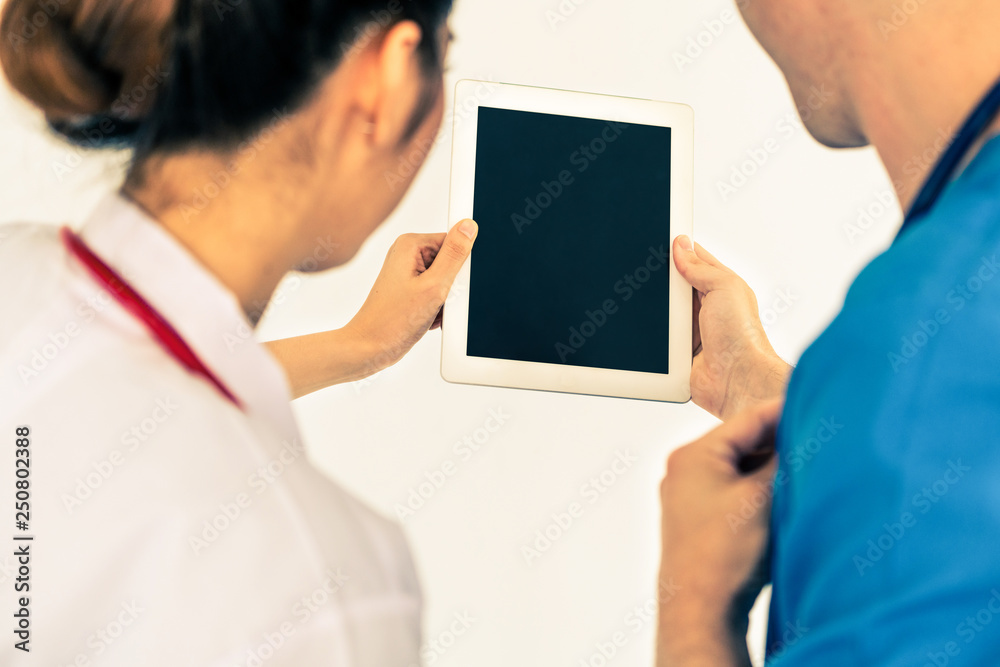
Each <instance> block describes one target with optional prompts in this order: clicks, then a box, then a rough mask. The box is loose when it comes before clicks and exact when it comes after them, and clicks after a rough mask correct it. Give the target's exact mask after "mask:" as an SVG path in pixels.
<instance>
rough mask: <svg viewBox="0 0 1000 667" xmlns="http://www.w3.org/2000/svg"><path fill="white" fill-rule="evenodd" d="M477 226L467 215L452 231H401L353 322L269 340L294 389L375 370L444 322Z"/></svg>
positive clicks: (296, 392)
mask: <svg viewBox="0 0 1000 667" xmlns="http://www.w3.org/2000/svg"><path fill="white" fill-rule="evenodd" d="M478 232H479V228H478V227H477V226H476V223H475V222H473V221H472V220H463V221H462V222H460V223H459V224H457V225H455V227H453V228H452V230H451V231H450V232H449V233H448V234H406V235H404V236H401V237H399V239H397V240H396V242H395V243H394V244H393V245H392V247H391V248H390V249H389V253H388V255H387V256H386V258H385V264H384V265H383V266H382V271H381V273H379V276H378V278H377V279H376V281H375V286H374V287H372V291H371V293H370V294H369V295H368V299H367V300H366V301H365V303H364V305H363V306H362V307H361V310H360V311H359V312H358V314H357V315H356V316H355V317H354V319H352V320H351V321H350V323H348V325H347V326H345V327H344V328H343V329H338V330H336V331H327V332H324V333H318V334H312V335H309V336H300V337H298V338H289V339H286V340H280V341H274V342H271V343H268V347H269V348H270V350H271V352H272V353H273V354H274V355H275V356H276V357H277V359H278V361H279V362H280V363H281V364H282V366H284V368H285V373H286V375H287V376H288V380H289V384H290V385H291V389H292V395H293V397H294V398H298V397H300V396H305V395H306V394H309V393H312V392H314V391H318V390H320V389H323V388H325V387H329V386H331V385H335V384H340V383H342V382H353V381H355V380H360V379H363V378H366V377H368V376H370V375H374V374H375V373H378V372H379V371H381V370H383V369H385V368H388V367H389V366H392V365H393V364H395V363H396V362H397V361H399V360H400V359H402V358H403V356H404V355H405V354H406V353H407V352H409V351H410V350H411V349H412V348H413V346H414V345H416V344H417V342H418V341H419V340H420V339H421V338H423V337H424V334H426V333H427V332H428V331H429V330H430V329H434V328H437V327H439V326H440V325H441V317H442V309H443V307H444V303H445V300H446V299H447V298H448V293H449V292H450V291H451V286H452V283H454V282H455V277H456V276H457V275H458V272H459V271H460V270H461V268H462V266H463V265H464V264H465V261H466V260H467V259H468V258H469V255H470V254H471V253H472V245H473V243H474V242H475V239H476V235H477V234H478Z"/></svg>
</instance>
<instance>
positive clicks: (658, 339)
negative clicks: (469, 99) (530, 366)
mask: <svg viewBox="0 0 1000 667" xmlns="http://www.w3.org/2000/svg"><path fill="white" fill-rule="evenodd" d="M670 149H671V133H670V128H667V127H655V126H650V125H638V124H632V123H618V122H609V121H603V120H592V119H587V118H575V117H567V116H557V115H551V114H542V113H532V112H526V111H514V110H510V109H497V108H491V107H481V108H480V109H479V128H478V139H477V147H476V175H475V199H474V206H473V208H474V212H473V217H474V218H475V219H476V221H477V222H478V223H479V228H480V232H479V237H478V238H477V240H476V245H475V248H474V249H473V255H472V259H473V261H472V272H471V276H470V285H469V328H468V349H467V354H468V355H469V356H472V357H485V358H490V359H508V360H515V361H530V362H539V363H547V364H558V365H568V366H586V367H592V368H607V369H615V370H623V371H639V372H648V373H667V372H668V371H669V368H668V343H669V340H668V338H669V336H668V334H669V294H670V290H669V285H670V270H669V264H668V262H669V261H670V258H669V251H670V240H671V234H670V154H671V151H670Z"/></svg>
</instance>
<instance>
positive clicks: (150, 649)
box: [0, 196, 421, 667]
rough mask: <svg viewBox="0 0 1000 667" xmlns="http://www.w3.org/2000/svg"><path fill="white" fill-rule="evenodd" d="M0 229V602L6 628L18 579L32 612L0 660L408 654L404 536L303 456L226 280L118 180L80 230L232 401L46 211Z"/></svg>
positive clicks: (403, 666)
mask: <svg viewBox="0 0 1000 667" xmlns="http://www.w3.org/2000/svg"><path fill="white" fill-rule="evenodd" d="M193 224H194V223H193ZM0 231H2V235H0V286H2V288H0V313H2V317H0V497H2V498H4V499H5V500H4V502H3V503H2V506H3V507H4V508H5V509H4V510H3V512H2V514H0V516H2V517H3V518H4V521H3V525H4V526H5V529H4V530H2V531H0V542H3V543H4V546H3V547H2V551H0V553H2V554H3V555H2V556H0V590H2V594H0V598H2V600H3V608H2V609H0V613H2V615H3V618H4V619H7V620H6V621H5V622H4V627H7V626H8V625H9V624H10V621H11V618H12V615H13V613H14V611H15V609H16V606H15V604H16V602H15V600H16V597H18V596H20V595H27V596H29V597H30V614H31V617H30V618H31V626H30V627H31V641H30V648H31V652H30V653H23V652H22V651H19V650H16V649H15V648H14V644H15V642H16V641H18V639H17V638H16V637H15V636H14V635H12V634H10V632H9V631H7V630H5V632H4V639H3V641H2V642H0V664H3V665H14V666H16V665H32V666H36V665H37V666H42V665H45V666H46V667H52V666H60V667H61V666H68V665H74V666H75V665H81V666H83V665H95V666H100V665H106V666H109V667H110V666H121V667H143V666H146V667H153V666H157V665H165V666H166V665H169V666H170V667H178V666H180V665H206V666H211V667H237V666H241V667H279V666H280V667H284V666H287V667H311V666H313V665H316V666H320V665H322V666H327V665H330V666H336V667H410V666H411V665H415V664H417V663H418V662H419V659H418V655H419V646H420V612H421V599H420V591H419V587H418V584H417V579H416V575H415V572H414V568H413V564H412V561H411V559H410V556H409V552H408V549H407V545H406V543H405V540H404V537H403V535H402V532H401V530H400V529H399V528H398V527H397V525H395V524H394V523H391V522H390V521H388V520H386V519H383V518H382V517H380V516H378V515H376V514H375V513H373V512H372V511H370V510H369V509H368V508H367V507H365V506H364V505H363V504H362V503H360V502H359V501H358V500H356V499H354V498H352V497H351V496H350V495H348V494H347V493H346V492H344V491H343V490H342V489H340V488H339V487H338V486H337V485H336V484H334V483H333V482H331V481H330V480H329V479H327V478H325V477H324V476H323V475H321V474H320V473H319V472H317V471H316V470H315V469H314V468H313V467H312V465H311V464H310V463H309V461H308V459H307V456H306V454H305V451H304V448H303V443H302V439H301V436H300V434H299V431H298V429H297V427H296V424H295V420H294V417H293V414H292V411H291V408H290V405H289V403H290V394H289V389H288V385H287V381H286V379H285V376H284V374H283V371H282V369H281V367H280V366H279V365H278V363H277V362H276V361H275V359H274V358H273V357H272V356H271V355H270V354H269V352H268V351H267V349H266V348H265V347H263V346H262V345H261V344H260V343H258V342H257V341H256V340H255V339H254V338H253V336H252V335H251V334H250V329H249V323H248V322H247V319H246V317H245V315H244V314H243V312H242V310H241V309H240V307H239V304H238V302H237V301H236V299H235V298H234V296H233V295H232V293H230V292H229V291H228V290H227V289H226V288H225V287H224V286H223V285H222V284H221V283H220V282H219V281H218V280H217V279H216V278H215V277H213V276H212V275H211V274H210V273H208V272H207V271H206V270H205V269H204V268H203V267H202V266H201V265H200V264H199V263H197V262H196V261H195V260H194V258H193V257H192V256H191V255H190V254H189V253H188V252H187V251H186V250H185V249H184V248H183V247H182V246H181V245H180V244H179V243H178V242H177V241H176V240H175V239H174V238H173V237H172V236H171V235H169V234H168V233H166V232H165V231H164V230H163V229H162V228H161V227H160V226H159V225H158V224H157V223H156V222H155V221H154V220H152V219H150V218H149V217H148V216H146V215H145V214H144V213H143V212H141V211H140V210H139V209H138V208H136V207H134V206H133V205H131V204H129V203H128V202H127V201H126V200H124V199H123V198H121V197H118V196H114V197H110V198H108V199H107V200H105V201H104V202H103V203H102V204H101V206H100V207H98V209H97V210H96V211H95V212H94V214H93V215H92V216H91V217H90V219H89V220H88V221H87V222H86V224H85V225H84V227H83V229H82V230H81V232H80V235H81V237H82V238H83V239H84V240H85V242H86V243H87V244H88V245H89V246H90V248H91V250H92V251H93V252H94V253H95V254H97V255H98V256H99V257H101V258H102V259H103V260H104V261H105V262H106V263H107V264H108V265H110V266H111V267H112V268H113V269H115V270H116V271H118V273H119V274H120V275H122V276H124V277H125V279H126V280H127V281H128V282H129V283H130V284H131V285H132V287H133V288H134V289H135V290H136V291H137V292H138V293H139V294H141V295H142V296H143V297H145V299H146V300H147V301H148V302H149V303H150V304H151V305H152V306H153V307H154V308H155V309H156V310H157V311H159V312H160V313H161V314H162V315H163V316H164V317H165V318H166V319H167V320H168V321H169V322H170V323H172V324H173V325H174V327H175V328H176V329H177V331H178V333H180V335H181V337H182V338H183V339H184V340H185V341H186V342H187V344H188V345H189V346H190V347H191V348H192V349H193V350H194V352H195V353H196V354H197V355H198V356H199V357H200V358H201V360H202V361H203V362H204V363H205V365H206V366H208V367H209V368H210V369H211V370H212V371H213V372H214V373H215V374H216V376H218V377H219V378H220V379H221V380H222V382H223V383H224V384H225V385H226V386H227V387H228V388H229V389H230V391H232V392H233V393H235V394H236V395H237V397H238V398H239V399H240V400H241V401H242V402H243V404H244V406H245V410H244V411H240V410H239V409H237V408H236V407H235V406H234V405H233V404H231V403H230V402H229V401H228V400H227V399H225V398H224V397H223V396H222V395H221V394H220V393H219V392H218V390H217V389H215V388H214V387H213V386H212V385H211V384H209V383H208V382H207V381H206V380H205V379H203V378H201V377H199V376H196V375H194V374H192V373H190V372H188V371H187V370H186V369H185V368H184V367H182V366H181V365H180V364H179V363H178V362H177V361H176V360H175V359H174V358H173V357H171V356H169V355H168V354H167V352H166V351H165V350H164V349H163V348H162V347H161V345H160V344H159V343H158V342H157V341H156V340H155V339H154V338H153V337H152V336H151V335H150V334H149V333H148V331H147V330H146V329H145V327H144V326H143V325H142V324H141V323H140V322H139V321H138V320H137V319H135V318H134V316H133V315H131V314H129V313H127V312H126V311H125V310H124V308H122V307H121V306H120V305H118V303H117V302H114V301H112V299H111V297H110V295H109V294H108V293H107V292H105V291H104V290H103V289H102V288H100V287H99V285H98V283H97V282H95V280H94V279H93V278H92V277H91V275H90V274H89V273H88V272H87V270H86V269H85V268H84V266H83V265H82V264H81V263H80V262H79V261H78V260H77V259H76V258H75V257H74V256H72V255H70V254H69V253H68V252H67V251H66V250H65V248H64V246H63V244H62V242H61V241H60V239H59V237H58V234H57V230H56V229H54V228H52V227H49V226H44V225H16V226H8V227H4V228H2V229H0ZM25 425H26V426H28V427H30V429H31V446H30V452H31V466H30V470H31V479H30V481H31V521H30V530H29V531H27V532H26V533H22V532H21V531H18V530H16V529H15V527H14V516H13V515H14V511H13V507H12V505H13V503H12V499H13V495H14V482H15V471H14V444H15V428H16V427H17V426H25ZM13 534H21V535H26V534H27V535H34V536H35V540H34V542H32V543H30V544H31V546H30V552H31V557H30V567H31V573H30V582H28V583H29V584H30V593H17V594H15V592H14V585H15V583H16V582H15V579H16V578H17V576H18V573H17V569H16V566H17V565H18V564H17V562H16V559H15V558H14V557H13V552H14V549H15V544H17V545H20V544H23V543H14V542H13V541H12V535H13Z"/></svg>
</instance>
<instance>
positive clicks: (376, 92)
mask: <svg viewBox="0 0 1000 667" xmlns="http://www.w3.org/2000/svg"><path fill="white" fill-rule="evenodd" d="M422 38H423V31H422V30H421V29H420V26H418V25H417V24H416V23H414V22H413V21H402V22H400V23H397V24H396V25H394V26H392V27H391V28H390V29H389V30H388V32H386V34H385V36H384V37H383V39H382V41H381V42H380V43H377V44H374V45H373V49H372V51H373V52H372V53H371V54H370V55H371V56H372V57H373V58H374V61H373V63H372V66H373V70H374V71H373V72H372V79H371V81H372V83H374V84H375V85H374V87H373V88H372V89H371V92H370V96H371V97H370V105H371V106H370V107H369V114H370V115H369V118H368V121H369V123H370V125H369V127H368V131H369V132H370V134H371V141H372V142H373V143H374V144H375V145H376V146H378V147H380V148H386V149H390V150H391V149H394V148H396V147H397V146H399V144H400V143H401V142H402V141H403V139H404V138H405V134H406V132H407V130H408V129H409V128H410V127H411V125H412V121H413V115H414V114H415V113H417V111H418V107H419V104H420V100H421V98H422V95H423V90H424V86H426V85H427V82H426V77H425V74H424V71H423V67H422V64H421V61H420V58H421V56H420V53H419V52H418V49H419V48H420V42H421V39H422Z"/></svg>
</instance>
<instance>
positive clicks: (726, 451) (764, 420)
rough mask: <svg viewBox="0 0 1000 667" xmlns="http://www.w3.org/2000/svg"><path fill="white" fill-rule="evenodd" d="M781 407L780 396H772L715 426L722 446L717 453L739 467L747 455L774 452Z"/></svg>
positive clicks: (754, 455) (757, 455)
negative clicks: (771, 398) (764, 401)
mask: <svg viewBox="0 0 1000 667" xmlns="http://www.w3.org/2000/svg"><path fill="white" fill-rule="evenodd" d="M783 407H784V401H783V400H782V399H775V400H772V401H768V402H766V403H762V404H760V405H758V406H755V407H753V408H751V409H750V410H746V411H744V412H741V413H740V414H739V415H737V416H736V417H734V418H733V419H731V420H729V421H728V422H726V423H725V424H723V425H722V426H720V427H719V428H718V430H717V436H718V437H716V438H712V439H711V440H710V442H713V443H718V444H719V446H721V447H722V448H723V449H722V451H720V452H719V453H720V454H721V455H722V456H724V457H726V458H727V459H728V460H730V461H732V462H733V464H734V466H736V467H737V469H738V470H741V471H742V469H741V466H742V465H745V464H743V463H742V461H743V460H744V459H745V458H747V457H750V458H751V459H752V458H753V457H759V458H764V459H766V458H767V457H768V456H769V454H768V452H769V451H770V452H773V448H774V429H775V427H776V426H777V424H778V420H779V419H780V418H781V410H782V408H783Z"/></svg>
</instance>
